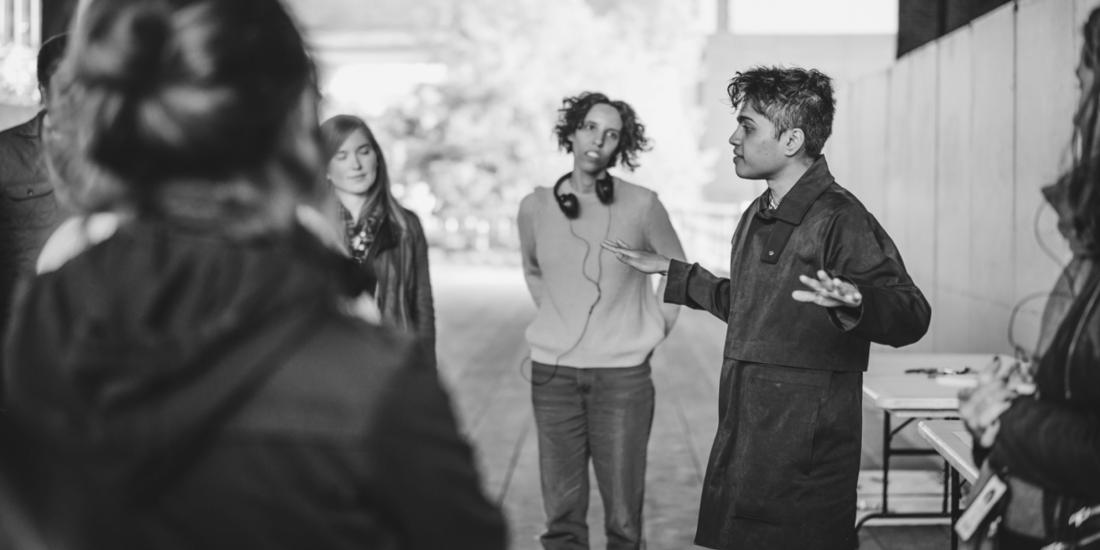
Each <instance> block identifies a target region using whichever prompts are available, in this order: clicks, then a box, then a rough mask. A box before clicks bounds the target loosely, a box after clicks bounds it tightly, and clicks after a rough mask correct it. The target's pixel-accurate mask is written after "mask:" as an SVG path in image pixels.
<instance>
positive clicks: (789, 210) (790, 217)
mask: <svg viewBox="0 0 1100 550" xmlns="http://www.w3.org/2000/svg"><path fill="white" fill-rule="evenodd" d="M834 181H836V180H834V179H833V175H832V173H830V172H829V164H828V163H827V162H826V161H825V155H821V156H819V157H817V160H815V161H814V162H813V164H811V165H810V167H809V168H807V169H806V172H805V173H804V174H802V177H800V178H798V181H797V182H795V184H794V187H792V188H791V190H790V191H788V192H787V195H786V196H784V197H783V200H782V201H781V202H780V203H779V208H777V209H775V210H774V211H771V210H767V207H768V194H769V193H770V192H771V191H770V190H765V191H764V194H763V195H760V198H758V199H757V201H758V203H757V204H758V207H759V211H758V212H757V215H758V216H760V217H762V218H764V219H770V218H778V219H780V220H783V221H785V222H787V223H789V224H792V225H798V224H800V223H802V218H804V217H806V212H808V211H809V210H810V206H811V205H813V203H814V201H816V200H817V198H818V197H819V196H821V194H822V193H824V192H825V190H826V189H828V188H829V186H830V185H832V184H833V182H834Z"/></svg>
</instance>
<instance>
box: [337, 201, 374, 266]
mask: <svg viewBox="0 0 1100 550" xmlns="http://www.w3.org/2000/svg"><path fill="white" fill-rule="evenodd" d="M375 210H377V209H375ZM340 216H341V217H342V218H343V220H344V232H345V238H346V242H347V244H348V249H349V250H350V252H351V257H352V259H353V260H355V262H356V263H358V264H363V263H365V262H366V261H367V254H368V253H369V252H370V247H371V245H372V244H374V239H375V237H377V236H378V228H379V227H380V226H381V225H382V218H383V216H382V214H381V213H380V212H377V211H375V212H371V213H370V214H369V215H367V216H360V218H359V220H358V221H357V220H356V219H355V218H354V217H353V216H352V215H351V213H350V212H348V210H347V209H346V208H344V207H343V206H342V205H341V206H340Z"/></svg>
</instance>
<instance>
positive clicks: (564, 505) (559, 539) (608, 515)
mask: <svg viewBox="0 0 1100 550" xmlns="http://www.w3.org/2000/svg"><path fill="white" fill-rule="evenodd" d="M531 379H532V384H531V400H532V402H533V405H534V411H535V426H536V427H537V429H538V438H539V471H540V475H541V481H542V504H543V508H544V509H545V511H546V532H545V533H544V534H543V535H542V536H541V537H540V540H541V542H542V546H543V548H545V549H547V550H565V549H569V550H573V549H587V548H588V524H587V520H586V518H587V515H588V493H589V485H588V459H589V457H591V459H592V469H593V470H594V471H595V474H596V484H597V487H598V488H599V491H600V497H601V499H602V500H603V506H604V529H605V531H606V533H607V548H608V549H609V550H610V549H615V550H618V549H623V550H625V549H638V548H641V547H642V504H643V502H644V500H645V468H646V447H647V445H648V443H649V432H650V428H651V427H652V425H653V399H654V391H653V379H652V378H651V376H650V366H649V362H648V361H647V362H646V363H643V364H642V365H639V366H636V367H624V368H574V367H563V366H557V367H555V366H554V365H546V364H542V363H534V364H533V365H532V376H531Z"/></svg>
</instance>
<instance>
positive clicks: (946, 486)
mask: <svg viewBox="0 0 1100 550" xmlns="http://www.w3.org/2000/svg"><path fill="white" fill-rule="evenodd" d="M952 469H953V468H951V465H950V464H948V463H947V460H944V461H943V503H942V504H941V505H940V509H941V510H943V513H944V514H947V513H948V511H949V509H948V507H947V500H948V496H949V495H948V493H950V492H951V483H950V481H949V480H950V479H951V470H952Z"/></svg>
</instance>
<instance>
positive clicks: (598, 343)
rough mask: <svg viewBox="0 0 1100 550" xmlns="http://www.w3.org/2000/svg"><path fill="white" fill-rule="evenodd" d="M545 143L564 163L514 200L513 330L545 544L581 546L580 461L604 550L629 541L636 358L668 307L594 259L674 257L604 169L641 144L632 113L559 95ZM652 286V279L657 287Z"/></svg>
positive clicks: (633, 509)
mask: <svg viewBox="0 0 1100 550" xmlns="http://www.w3.org/2000/svg"><path fill="white" fill-rule="evenodd" d="M555 133H556V134H557V137H558V145H559V146H560V147H561V148H562V149H563V150H565V151H566V152H567V153H572V155H573V169H572V171H571V172H569V173H567V174H565V175H564V176H562V177H561V178H559V179H558V180H557V182H556V183H555V184H554V185H553V187H540V188H537V189H535V191H534V192H532V193H531V194H529V195H527V197H525V198H524V199H523V201H522V202H521V203H520V208H519V216H518V221H517V223H518V225H519V233H520V243H521V253H522V255H523V268H524V276H525V277H526V280H527V286H528V289H529V290H530V292H531V297H532V298H533V299H534V301H535V305H536V308H537V313H536V314H535V319H534V321H533V322H532V323H531V325H530V327H528V329H527V340H528V342H529V344H530V346H531V362H532V367H531V389H532V401H533V404H534V412H535V424H536V427H537V429H538V437H539V468H540V474H541V478H542V499H543V507H544V508H545V511H546V516H547V519H546V532H545V533H544V534H543V535H542V536H541V541H542V545H543V547H544V548H547V549H556V548H588V527H587V524H586V522H585V516H586V513H587V510H588V493H589V490H588V461H589V458H591V460H592V464H593V468H594V470H595V473H596V482H597V484H598V486H599V489H600V495H601V497H602V499H603V502H604V508H605V518H606V519H605V529H606V532H607V541H608V542H607V544H608V548H623V549H625V548H640V547H641V544H642V503H643V501H644V495H645V467H646V446H647V444H648V442H649V432H650V427H651V425H652V421H653V399H654V392H653V381H652V379H651V376H650V365H649V357H650V355H651V354H652V353H653V349H654V348H655V347H656V346H657V345H658V344H660V343H661V342H662V341H663V340H664V339H665V337H666V336H667V335H668V333H669V331H670V330H671V329H672V326H673V324H674V323H675V321H676V316H677V314H678V307H677V306H670V305H664V304H661V303H659V300H658V299H657V294H656V293H655V291H654V288H653V285H651V284H650V278H649V276H647V275H644V274H642V273H640V272H637V271H634V270H632V269H631V268H629V267H628V266H626V265H624V264H622V263H620V262H618V261H616V260H615V258H614V257H610V256H609V257H607V258H604V256H603V254H602V249H601V247H600V243H601V242H603V241H604V240H606V239H609V238H610V239H622V240H623V241H625V242H629V243H632V244H635V245H636V246H638V247H641V248H647V249H650V250H654V251H657V252H659V253H661V254H664V255H667V256H670V257H673V258H683V257H684V252H683V248H682V247H681V246H680V240H679V238H678V237H677V235H676V231H675V230H674V229H673V228H672V224H671V222H670V221H669V218H668V212H667V211H666V210H665V207H664V206H663V205H662V204H661V202H660V201H659V200H658V199H657V194H656V193H654V192H653V191H650V190H648V189H645V188H643V187H640V186H638V185H634V184H632V183H629V182H626V181H624V180H621V179H619V178H616V177H614V176H612V175H611V174H610V173H608V169H609V168H611V167H612V166H615V165H616V164H617V163H619V162H620V161H621V162H622V164H623V165H624V166H626V167H627V168H628V169H631V170H632V169H634V168H635V167H637V155H638V153H639V152H641V151H643V150H646V149H648V145H649V141H648V139H647V138H646V136H645V126H643V125H642V123H641V122H640V121H639V120H638V118H637V115H636V114H635V112H634V109H633V108H632V107H631V106H630V105H628V104H627V103H625V102H623V101H615V100H611V99H609V98H608V97H607V96H606V95H604V94H601V93H589V92H585V93H582V94H580V95H578V96H576V97H567V98H565V99H564V100H563V102H562V108H561V110H560V117H559V120H558V124H557V126H556V128H555ZM660 286H662V287H663V286H664V281H663V280H662V281H661V285H660Z"/></svg>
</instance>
